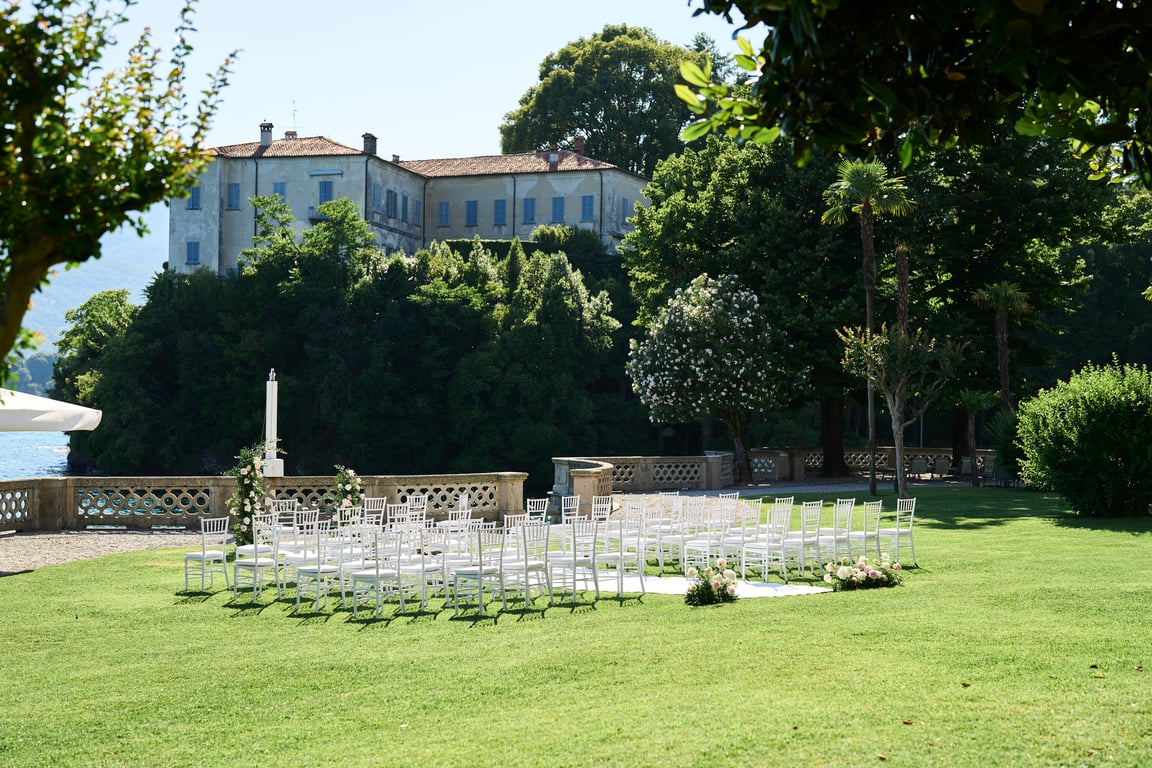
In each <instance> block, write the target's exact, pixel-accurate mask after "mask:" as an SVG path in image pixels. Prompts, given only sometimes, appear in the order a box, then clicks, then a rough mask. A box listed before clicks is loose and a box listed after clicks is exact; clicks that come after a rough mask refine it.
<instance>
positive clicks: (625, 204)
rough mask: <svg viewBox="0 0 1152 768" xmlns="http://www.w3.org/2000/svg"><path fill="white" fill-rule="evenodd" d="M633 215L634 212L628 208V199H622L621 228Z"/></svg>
mask: <svg viewBox="0 0 1152 768" xmlns="http://www.w3.org/2000/svg"><path fill="white" fill-rule="evenodd" d="M631 213H632V211H631V210H629V208H628V198H626V197H622V198H620V226H624V223H625V222H626V221H628V216H629V214H631Z"/></svg>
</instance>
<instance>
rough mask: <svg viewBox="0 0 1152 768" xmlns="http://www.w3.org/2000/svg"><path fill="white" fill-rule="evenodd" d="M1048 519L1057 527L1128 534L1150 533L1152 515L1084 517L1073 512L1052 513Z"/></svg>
mask: <svg viewBox="0 0 1152 768" xmlns="http://www.w3.org/2000/svg"><path fill="white" fill-rule="evenodd" d="M1049 520H1050V521H1051V522H1052V524H1053V525H1055V526H1057V527H1058V528H1069V529H1073V530H1081V531H1083V530H1090V531H1111V532H1113V533H1127V534H1128V535H1130V536H1146V535H1148V534H1150V533H1152V515H1145V516H1143V517H1084V516H1082V515H1077V514H1075V513H1073V512H1066V513H1063V514H1059V515H1052V516H1051V517H1050V518H1049Z"/></svg>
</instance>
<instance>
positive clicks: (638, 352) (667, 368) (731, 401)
mask: <svg viewBox="0 0 1152 768" xmlns="http://www.w3.org/2000/svg"><path fill="white" fill-rule="evenodd" d="M786 346H787V340H786V339H785V337H784V335H783V334H782V333H780V332H779V331H776V330H775V329H773V328H772V327H771V326H770V325H769V324H768V321H767V318H766V316H765V315H764V313H763V311H762V310H761V302H760V299H759V298H758V297H757V296H756V294H755V293H754V292H753V291H750V290H748V289H747V288H745V287H743V286H741V285H740V282H739V280H738V279H737V278H736V277H735V276H733V275H722V276H720V277H719V278H717V279H712V278H711V277H709V276H708V275H700V276H698V277H696V278H695V279H694V280H692V282H691V283H689V285H688V287H687V288H685V289H683V290H679V291H677V292H676V293H675V295H673V296H672V298H671V299H669V300H668V302H667V304H665V305H664V307H663V308H661V310H660V312H659V313H658V314H657V315H656V317H655V318H654V319H653V321H652V323H651V326H650V327H649V329H648V332H647V334H646V335H645V336H644V338H643V339H642V340H641V341H639V342H638V343H634V344H633V347H632V353H631V355H630V357H629V361H628V375H629V376H631V377H632V383H633V387H634V388H635V390H636V392H637V394H639V395H640V399H641V401H643V403H644V404H645V405H646V406H647V407H648V409H649V412H650V413H651V415H652V420H653V421H663V422H684V421H690V420H692V419H696V418H699V417H701V416H715V417H716V418H718V419H720V420H721V421H722V422H724V424H725V426H727V427H728V430H729V432H730V433H731V435H732V440H733V443H734V444H735V449H736V460H737V463H738V464H739V465H740V466H742V467H744V469H745V477H750V476H751V475H750V470H749V469H748V456H747V451H746V450H745V446H744V427H745V426H746V424H747V422H748V418H749V416H751V415H752V414H754V413H756V412H758V411H761V410H765V409H771V408H780V407H783V406H784V405H785V404H786V403H787V402H789V401H790V400H791V399H792V398H793V397H794V396H795V393H796V392H797V391H798V390H800V389H802V388H803V387H804V386H805V383H806V382H805V379H806V377H807V373H808V371H807V369H806V368H803V367H799V368H790V367H789V363H790V360H789V358H790V356H789V355H787V354H786V353H785V352H784V348H785V347H786Z"/></svg>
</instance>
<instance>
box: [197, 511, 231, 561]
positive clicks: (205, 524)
mask: <svg viewBox="0 0 1152 768" xmlns="http://www.w3.org/2000/svg"><path fill="white" fill-rule="evenodd" d="M231 541H232V534H231V532H230V530H229V528H228V518H227V517H202V518H200V552H201V554H205V553H207V551H208V550H210V549H219V550H220V551H221V552H223V551H224V548H225V547H226V546H228V544H229V542H231Z"/></svg>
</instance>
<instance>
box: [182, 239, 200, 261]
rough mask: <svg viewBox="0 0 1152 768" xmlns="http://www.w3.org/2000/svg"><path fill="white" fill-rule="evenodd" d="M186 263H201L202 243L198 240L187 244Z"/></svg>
mask: <svg viewBox="0 0 1152 768" xmlns="http://www.w3.org/2000/svg"><path fill="white" fill-rule="evenodd" d="M184 263H185V264H192V265H195V264H199V263H200V242H199V241H198V240H192V241H190V242H188V243H186V244H185V246H184Z"/></svg>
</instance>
